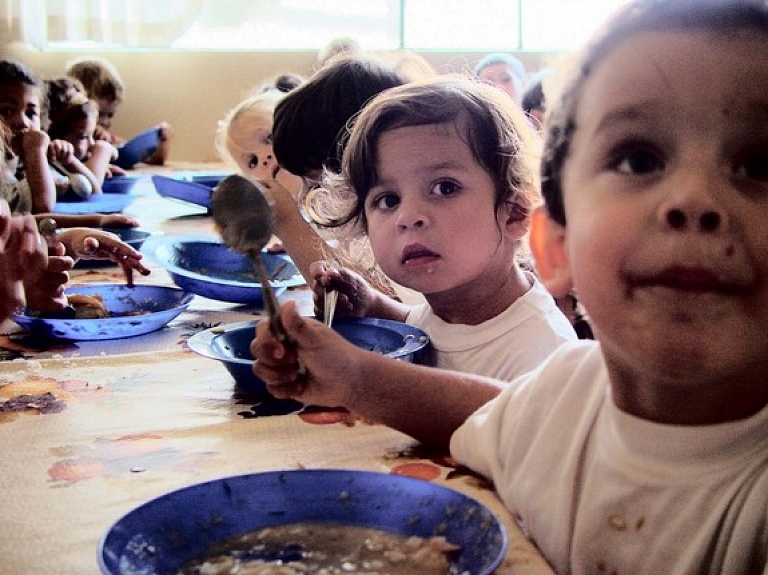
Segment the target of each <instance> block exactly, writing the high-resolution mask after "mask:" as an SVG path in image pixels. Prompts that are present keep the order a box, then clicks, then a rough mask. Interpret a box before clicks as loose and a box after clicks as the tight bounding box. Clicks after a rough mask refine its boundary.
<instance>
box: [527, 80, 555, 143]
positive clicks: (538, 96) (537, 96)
mask: <svg viewBox="0 0 768 575" xmlns="http://www.w3.org/2000/svg"><path fill="white" fill-rule="evenodd" d="M551 75H552V70H550V69H549V68H544V69H542V70H539V71H538V72H536V73H535V74H533V75H532V76H531V77H530V78H529V79H528V84H527V85H526V87H525V91H524V92H523V97H522V99H521V102H520V105H521V106H522V107H523V111H524V112H525V113H526V114H528V117H529V118H531V119H532V123H533V126H534V127H535V128H537V129H539V130H540V129H541V128H542V126H544V113H545V112H546V110H547V103H546V98H545V94H544V82H545V81H546V79H547V78H548V77H550V76H551Z"/></svg>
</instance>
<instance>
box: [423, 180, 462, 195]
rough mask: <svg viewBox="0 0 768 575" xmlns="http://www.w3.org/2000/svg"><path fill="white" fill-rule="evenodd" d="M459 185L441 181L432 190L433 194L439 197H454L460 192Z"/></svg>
mask: <svg viewBox="0 0 768 575" xmlns="http://www.w3.org/2000/svg"><path fill="white" fill-rule="evenodd" d="M459 189H460V188H459V185H458V184H457V183H455V182H451V181H449V180H441V181H439V182H437V183H436V184H434V185H433V186H432V188H431V189H430V193H431V194H435V195H437V196H452V195H454V194H455V193H456V192H458V191H459Z"/></svg>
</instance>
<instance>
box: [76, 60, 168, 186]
mask: <svg viewBox="0 0 768 575" xmlns="http://www.w3.org/2000/svg"><path fill="white" fill-rule="evenodd" d="M65 73H66V75H67V76H71V77H73V78H76V79H77V80H79V81H80V82H81V83H82V85H83V86H84V87H85V91H86V94H87V95H88V97H89V98H91V99H92V100H94V101H95V102H96V104H97V105H98V107H99V120H98V125H97V128H96V133H95V136H96V139H97V140H105V141H107V142H108V143H110V144H114V145H119V144H122V143H124V142H125V138H122V137H120V136H117V135H116V134H115V133H114V132H112V119H113V118H114V116H115V113H116V112H117V108H118V106H119V105H120V104H121V103H122V102H123V97H124V94H125V84H124V82H123V79H122V78H121V77H120V73H119V72H118V71H117V68H115V66H114V65H113V64H112V62H110V61H108V60H106V59H104V58H98V57H90V58H84V59H81V60H76V61H73V62H70V63H69V64H68V66H67V70H66V72H65ZM157 128H158V129H159V130H160V144H159V145H158V147H157V150H155V151H154V152H153V153H152V155H151V156H150V157H148V158H147V159H146V160H144V162H145V163H147V164H151V165H158V166H161V165H163V164H165V162H166V160H167V159H168V154H169V152H170V140H171V138H172V137H173V129H172V128H171V126H170V124H168V122H160V123H159V124H158V125H157ZM110 169H111V170H112V171H113V173H120V172H121V171H122V170H120V168H118V167H117V166H113V167H111V168H110Z"/></svg>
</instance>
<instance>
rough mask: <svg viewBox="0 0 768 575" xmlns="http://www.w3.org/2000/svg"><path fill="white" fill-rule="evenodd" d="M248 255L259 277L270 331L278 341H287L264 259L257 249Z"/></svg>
mask: <svg viewBox="0 0 768 575" xmlns="http://www.w3.org/2000/svg"><path fill="white" fill-rule="evenodd" d="M250 255H251V259H252V260H253V264H254V267H255V268H256V274H257V275H258V277H259V283H260V284H261V294H262V299H263V300H264V307H265V308H266V311H267V315H269V323H270V326H271V327H272V332H273V333H274V334H275V337H277V339H278V340H279V341H280V342H282V343H286V342H287V341H288V334H287V333H286V332H285V328H283V324H282V323H281V322H280V305H279V304H278V303H277V297H275V290H273V289H272V284H271V283H270V280H269V274H268V273H267V268H266V267H265V266H264V260H262V259H261V254H260V253H259V252H258V251H255V250H254V251H252V252H250Z"/></svg>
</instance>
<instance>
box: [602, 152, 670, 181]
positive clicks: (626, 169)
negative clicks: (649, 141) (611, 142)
mask: <svg viewBox="0 0 768 575" xmlns="http://www.w3.org/2000/svg"><path fill="white" fill-rule="evenodd" d="M609 166H610V168H611V169H612V170H616V171H617V172H620V173H622V174H634V175H642V174H650V173H652V172H658V171H661V170H663V169H664V161H663V159H662V157H661V154H659V152H658V151H657V150H655V149H654V148H651V147H649V146H643V145H631V146H625V147H622V148H621V149H619V150H617V151H616V152H615V153H614V154H612V159H611V161H610V164H609Z"/></svg>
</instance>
